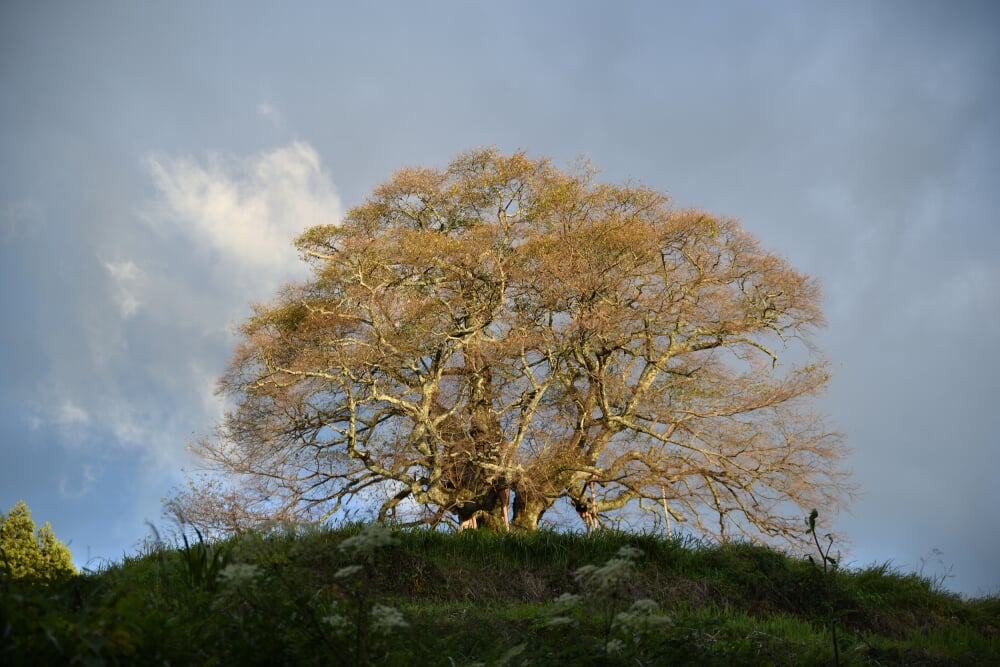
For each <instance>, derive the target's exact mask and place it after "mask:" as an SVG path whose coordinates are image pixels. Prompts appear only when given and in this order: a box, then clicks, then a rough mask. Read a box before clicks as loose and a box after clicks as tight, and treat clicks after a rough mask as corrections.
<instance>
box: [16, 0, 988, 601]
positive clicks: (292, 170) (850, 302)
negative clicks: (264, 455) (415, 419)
mask: <svg viewBox="0 0 1000 667" xmlns="http://www.w3.org/2000/svg"><path fill="white" fill-rule="evenodd" d="M998 34H1000V8H998V7H997V5H995V3H991V2H979V3H976V2H945V1H944V0H941V1H940V2H926V1H921V0H913V1H891V0H890V1H880V2H873V1H869V2H858V1H847V2H838V3H819V2H780V1H772V2H766V3H747V2H739V1H736V0H734V1H732V2H721V1H719V2H694V1H692V2H621V3H611V2H507V3H494V2H485V1H463V2H458V1H453V2H444V1H441V2H423V3H413V2H378V3H331V2H316V3H309V2H288V3H265V2H227V1H221V0H220V1H215V2H193V1H178V2H170V3H151V2H131V1H130V2H115V1H105V2H100V3H39V2H30V1H22V0H8V1H6V2H3V3H2V4H0V313H2V315H0V316H2V326H0V369H2V372H0V511H5V510H6V509H8V508H10V507H12V506H13V505H14V503H16V502H17V501H18V500H21V499H23V500H25V501H26V502H27V503H28V505H29V507H30V508H31V510H32V512H33V517H34V518H35V519H36V521H37V522H39V523H42V522H44V521H49V522H51V524H52V527H53V529H54V531H55V533H56V535H57V536H58V537H59V538H60V539H61V540H63V541H64V542H67V543H68V544H69V546H70V549H71V551H72V552H73V555H74V560H75V561H76V563H77V564H78V565H80V566H83V567H89V568H97V567H100V566H102V565H104V564H106V563H109V562H113V561H116V560H120V559H121V557H122V556H123V555H124V554H127V553H134V551H135V549H136V548H137V545H138V544H139V543H140V542H141V541H142V540H143V538H144V537H145V536H146V535H148V534H149V533H150V529H149V524H150V523H152V524H154V525H162V522H163V519H162V516H161V499H162V498H163V497H165V496H167V495H168V494H169V493H170V490H171V489H172V488H173V487H175V486H177V485H178V484H180V483H182V480H183V476H182V473H181V470H182V469H184V468H186V469H193V468H194V466H195V464H196V462H195V461H193V460H192V459H191V458H190V455H189V454H188V453H187V450H186V448H185V447H186V444H187V443H190V442H191V441H193V440H195V439H196V438H198V437H200V436H202V435H205V434H209V433H210V432H211V429H212V427H213V425H214V424H215V423H216V421H217V420H218V418H219V416H220V415H221V414H222V411H223V409H224V406H223V405H222V404H221V403H220V399H219V398H218V397H217V396H216V395H215V394H214V383H215V380H216V378H217V377H218V376H219V375H220V374H221V373H222V371H223V369H224V367H225V364H226V361H227V359H228V358H229V355H230V353H231V351H232V349H233V345H234V343H235V338H234V336H233V334H232V331H233V327H234V325H236V324H238V323H239V322H240V321H241V320H242V319H244V318H245V317H246V316H247V315H248V314H249V313H250V306H251V304H253V303H255V302H260V301H264V300H266V299H268V298H269V297H270V296H272V295H274V294H275V293H276V291H277V290H278V289H279V287H280V286H281V285H282V284H284V283H286V282H288V281H294V280H301V279H303V278H304V277H305V276H306V275H307V274H306V272H305V271H304V266H303V265H302V263H301V262H300V261H299V260H298V258H297V256H296V253H295V251H294V249H293V248H292V246H291V240H292V239H293V238H294V237H295V236H296V235H297V234H298V233H300V232H301V231H302V230H303V229H305V228H306V227H308V226H311V225H315V224H327V223H336V222H337V221H338V219H340V217H341V216H342V215H343V212H344V211H345V210H347V209H348V208H350V207H351V206H353V205H356V204H359V203H361V202H362V201H363V200H364V198H365V196H366V195H367V194H368V193H369V192H371V190H372V189H373V188H374V187H375V186H376V185H378V184H379V183H381V182H382V181H384V180H385V179H386V178H388V176H389V175H390V174H391V173H392V172H393V171H395V170H396V169H399V168H402V167H404V166H413V165H433V166H443V165H445V164H446V163H447V162H448V160H449V159H450V158H451V157H453V156H454V155H455V154H456V153H458V152H460V151H462V150H465V149H468V148H473V147H479V146H494V145H495V146H497V147H499V148H500V149H502V150H504V151H513V150H516V149H519V148H522V149H525V150H526V151H528V152H529V154H530V155H532V156H548V157H551V158H552V159H553V160H554V162H555V163H556V164H559V165H565V164H567V163H569V162H572V161H573V160H575V159H576V158H577V157H578V156H581V155H582V156H586V157H587V158H589V159H590V160H591V161H592V162H593V163H594V165H596V166H597V167H598V168H599V169H600V170H601V178H602V179H603V180H607V181H610V182H622V181H625V180H632V181H638V182H642V183H644V184H646V185H648V186H650V187H653V188H656V189H658V190H662V191H665V192H667V193H668V194H669V195H670V196H671V198H672V199H673V202H674V204H675V205H677V206H680V207H684V206H695V207H699V208H704V209H706V210H709V211H711V212H713V213H716V214H718V215H723V216H731V217H735V218H738V219H739V220H740V221H741V222H742V224H743V226H744V227H745V228H746V229H748V230H749V231H750V232H751V233H752V234H753V235H754V236H756V237H757V238H758V239H760V240H761V242H762V243H763V244H764V246H765V247H768V248H771V249H774V250H776V251H777V252H779V253H781V254H782V255H783V256H785V257H786V258H788V260H789V261H790V262H791V264H792V265H793V266H795V267H796V268H797V269H799V270H801V271H803V272H806V273H809V274H811V275H813V276H815V277H817V278H818V279H819V281H820V282H821V284H822V285H823V288H824V294H825V301H824V308H825V312H826V315H827V319H828V326H827V328H826V329H824V330H823V331H822V332H821V333H820V334H819V335H818V337H817V339H816V342H817V343H818V344H819V346H820V347H821V348H822V349H823V351H824V353H825V355H826V356H827V357H828V358H829V359H830V361H831V362H832V366H833V370H834V376H833V380H832V382H831V384H830V388H829V391H828V392H827V393H826V394H825V395H824V396H823V397H822V398H821V399H820V400H819V401H817V409H818V410H819V411H821V412H822V413H824V414H826V415H828V416H829V418H830V422H831V423H832V424H834V425H835V426H836V428H837V429H838V430H840V431H842V432H843V433H844V434H845V436H846V439H847V443H848V444H849V445H850V447H851V448H852V450H853V451H852V454H851V456H850V459H849V462H848V464H849V467H850V468H851V470H852V471H853V473H854V482H855V483H856V484H858V486H859V487H860V493H859V494H858V495H857V497H856V498H855V499H854V500H853V502H852V503H851V505H850V509H849V511H848V512H846V513H844V514H842V515H841V516H839V517H838V519H837V523H836V526H835V527H833V528H834V530H835V532H836V533H837V534H838V535H841V536H843V540H844V541H843V543H844V544H845V545H849V551H848V553H847V555H848V558H847V562H848V564H850V565H852V566H855V567H863V566H866V565H871V564H882V563H886V562H889V563H891V564H892V566H893V567H896V568H898V569H899V570H900V571H903V572H911V571H919V572H923V574H925V575H927V576H931V577H935V578H938V579H940V580H941V581H943V582H944V584H945V586H947V587H948V588H950V589H952V590H954V591H956V592H960V593H966V594H969V595H985V594H991V593H997V592H1000V568H997V567H996V563H997V562H998V561H1000V530H998V528H1000V522H998V520H997V518H996V514H995V513H994V508H995V507H996V506H997V505H998V504H1000V474H998V472H997V470H998V469H1000V409H998V406H997V401H998V399H1000V391H998V390H997V378H998V377H1000V350H998V348H997V345H998V342H1000V213H998V211H1000V84H998V82H1000V40H998V39H997V37H996V36H997V35H998ZM821 509H822V508H821ZM821 521H822V515H821Z"/></svg>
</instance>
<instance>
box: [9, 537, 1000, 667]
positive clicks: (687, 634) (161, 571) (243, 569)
mask: <svg viewBox="0 0 1000 667" xmlns="http://www.w3.org/2000/svg"><path fill="white" fill-rule="evenodd" d="M623 548H625V550H624V551H623ZM629 549H634V550H638V551H637V552H634V551H630V550H629ZM623 554H624V555H623ZM630 554H631V555H630ZM827 584H829V588H827ZM564 594H572V595H569V596H564ZM560 596H563V597H560ZM828 601H829V604H830V605H832V608H833V609H834V610H835V611H836V614H837V619H838V630H837V638H838V646H837V648H838V652H839V657H840V662H841V664H849V665H895V664H899V665H904V664H905V665H982V664H1000V598H998V597H996V596H993V597H984V598H977V599H972V600H963V599H961V598H959V597H958V596H956V595H954V594H951V593H948V592H946V591H944V590H942V589H941V588H940V586H939V585H938V584H937V583H935V582H933V581H931V580H929V579H925V578H922V577H919V576H917V575H915V574H904V573H900V572H898V571H895V570H894V569H893V568H892V567H890V566H889V565H879V566H872V567H868V568H864V569H860V570H843V569H842V570H838V571H836V572H835V573H833V574H832V575H829V576H828V579H827V580H824V575H823V573H822V572H820V571H818V570H817V569H816V568H815V567H814V566H813V565H812V564H810V563H809V562H808V561H806V560H801V559H797V558H793V557H790V556H788V555H786V554H784V553H780V552H777V551H774V550H770V549H767V548H763V547H757V546H753V545H749V544H724V545H714V544H707V543H702V542H698V541H695V540H690V539H687V540H676V539H675V540H666V539H662V538H659V537H654V536H650V535H632V534H624V533H615V532H610V531H607V532H598V533H597V534H595V535H593V536H591V537H589V538H588V537H585V536H583V535H579V534H565V533H553V532H539V533H532V534H526V533H513V534H490V533H485V532H477V531H469V532H465V533H460V534H450V533H441V532H431V531H425V530H413V531H401V532H397V533H393V534H392V536H391V537H388V536H387V534H385V533H379V532H378V531H375V530H374V529H372V528H371V527H364V526H360V525H355V526H346V527H342V528H339V529H336V530H326V529H312V530H302V529H300V530H284V531H281V530H279V531H272V532H270V533H267V534H263V533H261V534H250V535H245V536H242V537H239V538H232V539H229V540H225V541H222V542H219V543H214V544H206V543H204V542H203V541H201V540H199V541H197V542H192V543H188V544H186V545H180V546H179V547H178V548H167V547H164V546H156V545H152V546H149V547H147V548H145V549H144V550H143V551H142V552H141V553H138V554H134V555H130V556H127V557H125V558H124V559H123V561H122V562H121V563H118V564H114V565H110V566H107V567H104V568H102V569H101V570H100V571H97V572H90V573H86V574H83V575H79V576H77V577H74V578H72V579H68V580H66V581H62V582H58V583H55V584H49V585H40V584H31V583H30V582H23V581H10V580H0V663H2V664H6V665H36V664H64V665H72V664H81V665H133V664H134V665H147V664H149V665H152V664H157V665H166V664H169V665H256V664H261V665H265V664H266V665H274V664H287V665H312V664H347V665H351V664H354V665H368V664H379V665H411V664H421V665H441V666H442V667H452V666H458V665H466V666H472V665H483V666H484V667H485V666H487V665H561V664H573V665H661V664H672V665H734V664H736V665H738V664H745V665H758V664H771V665H812V664H816V665H828V664H833V662H834V649H833V647H832V646H831V639H830V634H829V630H828V627H827V612H826V609H827V602H828Z"/></svg>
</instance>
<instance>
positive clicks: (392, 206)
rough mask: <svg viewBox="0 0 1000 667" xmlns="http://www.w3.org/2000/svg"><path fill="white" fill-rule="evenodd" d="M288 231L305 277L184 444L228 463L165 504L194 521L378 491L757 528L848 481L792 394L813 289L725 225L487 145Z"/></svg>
mask: <svg viewBox="0 0 1000 667" xmlns="http://www.w3.org/2000/svg"><path fill="white" fill-rule="evenodd" d="M296 243H297V246H298V248H299V250H300V251H301V254H302V257H303V258H304V260H305V261H306V262H308V263H309V265H310V266H311V269H312V275H311V278H310V279H308V280H307V281H305V282H303V283H301V284H296V285H291V286H288V287H286V288H285V289H284V290H283V291H282V292H281V293H280V294H279V295H278V296H277V297H276V298H275V299H274V300H273V301H272V302H270V303H267V304H262V305H258V306H256V307H255V308H254V311H253V315H252V317H250V318H249V319H248V320H247V321H246V322H245V323H244V324H243V325H242V328H241V329H240V336H241V342H240V343H239V345H238V347H237V349H236V351H235V354H234V356H233V358H232V360H231V362H230V364H229V367H228V370H227V371H226V373H225V375H224V376H223V377H222V379H221V381H220V389H221V391H222V392H223V393H224V395H225V396H227V397H228V398H229V399H230V400H231V401H232V405H233V409H232V410H231V411H230V412H229V414H228V415H227V416H226V418H225V419H224V421H223V422H222V423H221V424H220V426H219V429H218V433H217V434H216V436H215V437H212V438H206V439H204V440H202V441H201V442H199V443H198V444H197V445H196V447H195V449H196V451H197V452H198V454H200V456H201V457H202V458H203V460H204V461H205V462H206V464H207V467H208V468H210V469H214V470H217V471H221V472H223V473H225V476H224V477H221V478H219V477H216V478H214V481H212V482H210V483H208V484H207V485H205V484H197V483H193V484H192V486H191V488H190V489H188V490H187V491H184V492H182V493H180V494H179V495H178V496H177V497H176V498H175V501H174V502H175V507H176V508H178V511H179V512H181V513H183V514H184V517H185V518H186V520H188V521H191V522H193V523H195V524H199V525H200V526H201V527H202V528H213V527H214V528H216V529H228V530H234V529H240V528H241V527H246V526H247V525H249V524H251V523H252V522H254V521H256V520H260V519H293V518H294V519H313V520H322V519H325V518H328V517H330V516H333V515H335V514H336V513H337V512H340V511H343V510H344V509H345V508H348V507H352V506H357V504H359V503H363V504H369V505H370V504H372V503H374V506H375V507H376V508H377V513H378V517H379V518H380V519H390V518H391V519H392V520H394V521H398V522H401V523H429V524H437V523H439V522H442V521H449V522H451V521H454V522H456V523H462V524H463V525H471V524H474V523H475V522H477V521H478V522H479V523H480V524H485V525H489V526H493V527H501V526H505V525H506V524H507V521H508V513H509V512H512V516H511V518H510V524H511V525H512V526H513V527H515V528H520V529H528V530H532V529H535V528H537V527H538V524H539V520H540V519H541V517H542V516H543V514H544V513H545V512H546V511H548V510H550V508H552V507H553V505H554V504H556V503H557V502H559V501H560V499H565V500H564V501H563V502H567V501H568V502H569V503H570V506H571V507H573V508H574V509H575V510H576V511H577V512H578V513H579V515H580V517H581V518H582V519H583V520H584V521H585V523H586V525H587V526H588V528H589V527H590V526H592V525H596V524H597V522H598V521H600V520H601V519H602V518H606V517H609V516H613V515H615V514H620V513H623V512H632V511H637V512H638V511H642V510H648V511H650V512H655V513H657V515H658V516H663V515H666V516H667V517H668V520H673V521H684V522H687V525H688V526H693V527H694V529H696V530H698V531H700V532H703V533H707V534H713V535H717V536H720V537H726V536H731V535H740V534H742V535H744V536H746V537H749V538H750V539H754V540H766V539H770V538H772V537H775V536H782V537H787V538H793V537H794V536H797V535H801V533H802V529H801V523H802V522H801V517H802V516H803V514H804V513H806V512H808V510H809V509H810V508H812V507H817V506H819V507H824V508H830V507H833V506H835V505H836V504H837V501H838V500H839V499H840V498H841V497H842V494H843V492H844V489H845V481H846V480H845V476H844V473H843V472H842V470H841V469H840V468H839V467H838V461H839V459H840V458H841V457H842V455H843V446H842V440H841V438H840V436H838V434H836V433H834V432H832V431H831V430H829V429H828V428H827V427H826V426H825V425H824V422H823V420H822V419H821V418H820V417H818V416H817V415H815V414H813V413H812V412H811V410H810V402H811V400H812V399H813V398H814V397H815V396H816V395H817V393H818V392H820V391H821V389H822V388H823V386H824V384H825V383H826V382H827V379H828V372H827V367H826V365H825V363H824V362H823V360H822V358H821V356H820V355H819V353H818V352H817V351H816V350H814V348H813V346H812V344H811V342H810V341H811V336H812V334H813V332H814V331H815V329H816V328H817V327H819V326H821V325H822V324H823V316H822V311H821V307H820V289H819V287H818V285H817V283H816V282H815V281H814V280H813V279H811V278H809V277H808V276H806V275H804V274H802V273H799V272H797V271H796V270H794V269H793V268H792V267H791V266H789V264H788V262H787V261H785V260H784V259H783V258H781V257H780V256H778V255H776V254H775V253H773V252H769V251H767V250H765V249H763V248H762V247H761V246H760V245H759V244H758V242H757V241H756V240H755V239H754V238H753V237H751V235H750V234H748V233H747V232H746V231H745V230H744V229H742V228H741V227H740V225H739V224H738V223H737V222H736V221H734V220H730V219H724V218H720V217H716V216H713V215H711V214H709V213H706V212H704V211H700V210H688V209H675V208H673V207H672V206H671V205H670V204H669V202H668V198H667V197H666V195H664V194H662V193H660V192H657V191H655V190H653V189H650V188H647V187H644V186H641V185H635V184H623V185H613V184H607V183H602V182H599V181H598V179H597V175H596V172H595V170H594V169H592V168H591V167H590V166H589V165H587V164H582V163H581V164H577V165H574V166H572V167H569V168H567V169H565V170H563V169H559V168H556V167H555V166H553V165H552V163H551V162H550V161H549V160H546V159H532V158H529V157H528V156H527V155H526V154H524V153H522V152H518V153H514V154H512V155H504V154H501V153H500V152H498V151H497V150H495V149H485V150H473V151H469V152H466V153H463V154H460V155H459V156H457V157H456V158H455V159H454V160H453V161H452V162H451V163H450V164H449V165H448V166H447V167H446V168H444V169H431V168H410V169H403V170H401V171H399V172H397V173H396V174H394V175H393V176H392V177H391V178H390V179H389V180H388V181H387V182H386V183H384V184H383V185H381V186H379V187H378V188H376V189H375V190H374V192H373V193H372V195H371V196H370V197H369V198H368V199H367V200H366V201H365V202H364V203H363V204H361V205H359V206H357V207H355V208H352V209H351V210H349V211H348V212H347V214H346V215H345V217H344V219H343V220H342V221H341V222H340V223H339V224H331V225H323V226H317V227H313V228H311V229H308V230H306V231H305V232H304V233H303V234H302V235H301V236H300V237H299V238H298V240H297V242H296ZM794 360H798V363H793V361H794ZM213 485H214V486H213Z"/></svg>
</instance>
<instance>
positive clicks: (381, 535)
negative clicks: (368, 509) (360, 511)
mask: <svg viewBox="0 0 1000 667" xmlns="http://www.w3.org/2000/svg"><path fill="white" fill-rule="evenodd" d="M393 544H396V538H395V537H393V536H392V533H391V532H389V530H388V529H387V528H384V527H382V526H380V525H378V524H372V525H370V526H365V528H363V529H362V531H361V532H360V533H358V534H357V535H355V536H354V537H348V538H347V539H346V540H344V541H343V542H341V543H340V546H339V547H338V548H339V549H340V551H341V552H343V553H344V554H346V555H348V556H352V557H355V558H358V557H367V556H371V555H372V554H373V553H374V552H375V551H376V550H378V549H381V548H382V547H388V546H391V545H393Z"/></svg>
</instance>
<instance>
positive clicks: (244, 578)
mask: <svg viewBox="0 0 1000 667" xmlns="http://www.w3.org/2000/svg"><path fill="white" fill-rule="evenodd" d="M259 573H260V568H258V567H257V566H256V565H250V564H249V563H230V564H229V565H227V566H226V567H224V568H222V570H221V571H220V572H219V578H220V579H222V581H223V582H225V583H226V584H229V585H231V586H240V585H243V584H247V583H251V582H252V581H253V580H254V579H256V578H257V575H258V574H259Z"/></svg>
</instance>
